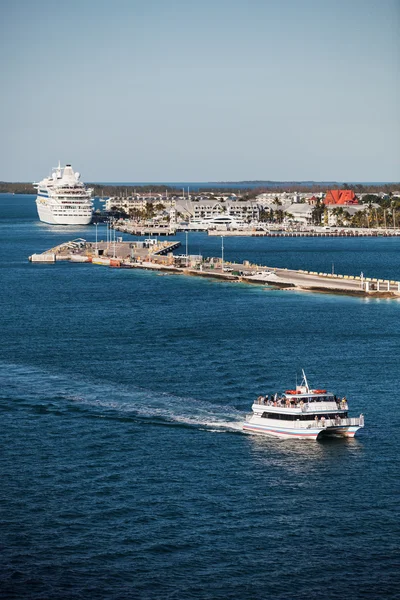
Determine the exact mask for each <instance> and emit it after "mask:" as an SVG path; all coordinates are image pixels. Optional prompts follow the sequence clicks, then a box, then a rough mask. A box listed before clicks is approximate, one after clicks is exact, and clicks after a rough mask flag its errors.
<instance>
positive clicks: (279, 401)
mask: <svg viewBox="0 0 400 600" xmlns="http://www.w3.org/2000/svg"><path fill="white" fill-rule="evenodd" d="M252 410H253V413H252V414H251V415H247V417H246V422H245V423H244V424H243V429H244V430H245V431H251V432H253V433H259V434H264V435H272V436H277V437H282V438H304V439H312V440H316V439H320V438H321V437H323V436H343V437H354V435H355V433H356V431H357V430H358V429H360V428H361V427H364V416H363V415H362V414H361V415H360V416H359V417H355V418H354V417H349V416H348V402H347V399H346V398H338V397H337V396H335V395H333V394H332V393H330V392H327V391H326V390H312V389H310V387H309V385H308V382H307V377H306V375H305V373H304V371H303V380H302V382H301V384H300V385H298V386H296V389H295V390H286V392H285V393H283V394H275V395H267V396H259V397H258V398H257V400H256V401H255V402H254V404H253V406H252Z"/></svg>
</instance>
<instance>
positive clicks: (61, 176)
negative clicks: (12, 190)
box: [33, 163, 93, 225]
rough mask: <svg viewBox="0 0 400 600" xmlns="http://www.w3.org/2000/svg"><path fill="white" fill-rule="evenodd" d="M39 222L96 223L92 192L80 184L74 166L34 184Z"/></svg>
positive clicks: (53, 173) (78, 175)
mask: <svg viewBox="0 0 400 600" xmlns="http://www.w3.org/2000/svg"><path fill="white" fill-rule="evenodd" d="M33 185H34V187H35V188H36V189H37V198H36V206H37V211H38V215H39V219H40V220H41V221H43V222H44V223H51V224H53V225H88V224H89V223H90V222H91V220H92V215H93V202H92V192H93V190H92V189H91V188H86V187H85V186H84V184H83V183H82V182H81V181H80V174H79V173H74V171H73V170H72V167H71V165H66V166H65V167H64V168H61V166H60V163H58V167H56V168H55V169H53V171H52V174H51V176H50V177H45V179H42V181H40V182H39V183H34V184H33Z"/></svg>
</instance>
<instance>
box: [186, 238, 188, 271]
mask: <svg viewBox="0 0 400 600" xmlns="http://www.w3.org/2000/svg"><path fill="white" fill-rule="evenodd" d="M188 266H189V254H188V232H186V268H187V267H188Z"/></svg>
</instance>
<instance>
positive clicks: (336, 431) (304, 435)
mask: <svg viewBox="0 0 400 600" xmlns="http://www.w3.org/2000/svg"><path fill="white" fill-rule="evenodd" d="M359 429H360V427H357V426H344V427H318V428H310V429H301V430H300V429H286V428H277V427H268V426H264V425H256V424H253V423H244V424H243V430H244V431H249V432H251V433H256V434H259V435H267V436H272V437H279V438H283V439H293V438H301V439H304V440H317V439H321V438H322V437H330V436H332V437H336V436H339V437H349V438H353V437H354V435H355V433H356V431H358V430H359Z"/></svg>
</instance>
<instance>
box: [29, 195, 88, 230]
mask: <svg viewBox="0 0 400 600" xmlns="http://www.w3.org/2000/svg"><path fill="white" fill-rule="evenodd" d="M36 206H37V211H38V216H39V219H40V220H41V221H42V222H43V223H48V224H50V225H89V223H91V221H92V214H90V215H87V214H85V215H80V214H79V213H78V214H73V215H72V214H70V215H65V216H59V215H55V214H54V212H53V210H52V208H51V205H48V204H43V202H41V201H40V199H39V198H38V199H37V200H36Z"/></svg>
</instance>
